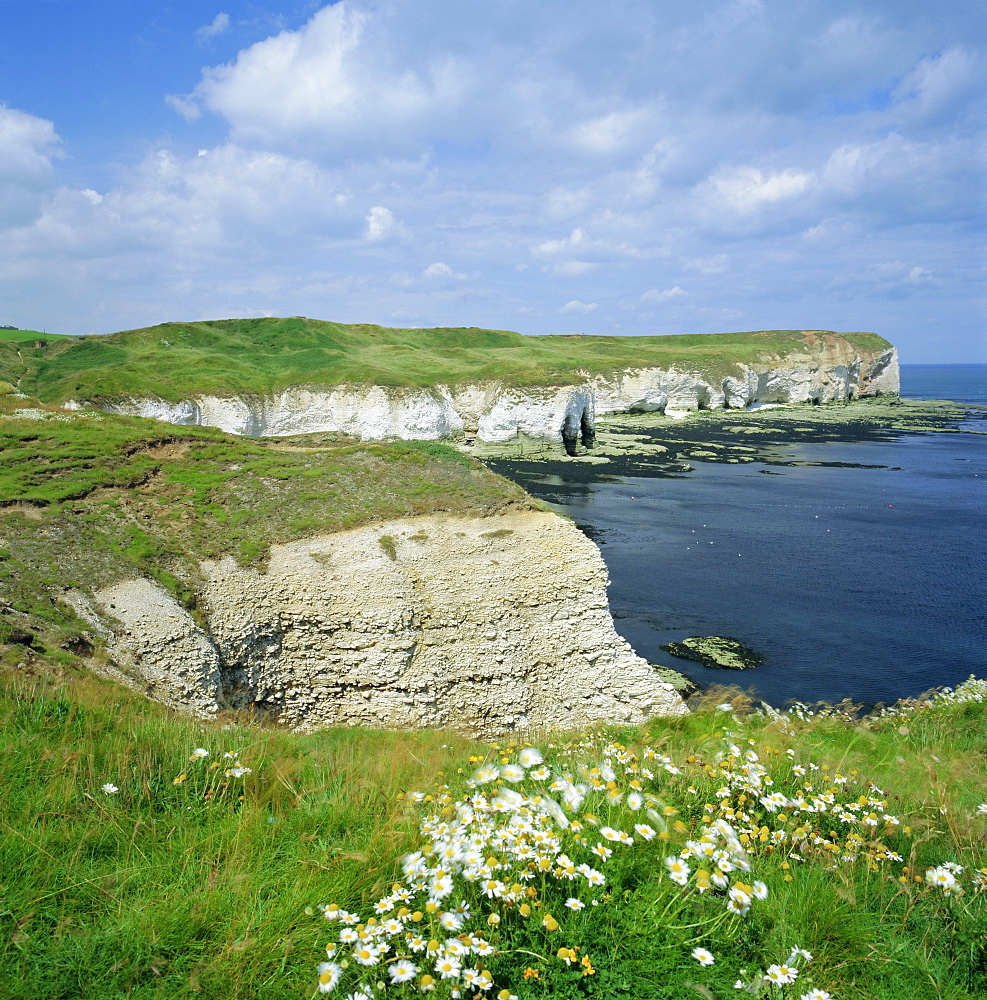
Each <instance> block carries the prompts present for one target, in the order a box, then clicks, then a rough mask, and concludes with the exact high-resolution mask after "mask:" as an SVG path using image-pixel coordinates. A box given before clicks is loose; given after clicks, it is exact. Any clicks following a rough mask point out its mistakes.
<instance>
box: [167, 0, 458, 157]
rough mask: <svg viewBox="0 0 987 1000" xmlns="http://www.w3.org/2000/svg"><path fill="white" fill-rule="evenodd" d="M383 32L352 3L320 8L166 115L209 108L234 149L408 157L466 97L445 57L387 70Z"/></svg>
mask: <svg viewBox="0 0 987 1000" xmlns="http://www.w3.org/2000/svg"><path fill="white" fill-rule="evenodd" d="M386 25H387V18H386V17H382V18H378V19H375V18H374V17H373V16H372V15H371V14H370V13H368V12H364V11H361V10H359V9H357V5H355V4H352V3H346V2H341V3H337V4H334V5H331V6H327V7H324V8H323V9H322V10H320V11H318V12H317V13H316V14H315V15H314V16H313V17H312V18H311V20H309V21H308V23H307V24H305V25H304V26H303V27H301V28H299V29H298V30H297V31H282V32H281V33H279V34H278V35H275V36H273V37H271V38H267V39H265V40H263V41H261V42H257V43H256V44H254V45H252V46H250V47H249V48H247V49H244V50H243V51H241V52H240V53H239V55H238V56H237V58H236V60H235V61H234V62H232V63H227V64H224V65H222V66H216V67H213V68H211V69H206V70H204V71H203V75H202V79H201V81H200V82H199V84H198V86H197V87H196V88H195V90H194V91H193V92H192V93H191V94H188V95H184V96H181V97H177V98H175V99H173V100H172V101H171V103H172V106H173V107H174V108H175V110H177V111H178V112H179V113H180V114H183V115H185V116H186V117H187V116H188V114H189V108H190V107H197V108H202V107H205V108H208V109H209V110H210V111H213V112H215V113H216V114H219V115H221V116H222V117H223V118H225V119H226V121H227V122H228V123H229V126H230V132H231V137H232V138H233V139H234V140H235V141H237V142H240V143H246V144H250V145H260V146H275V147H278V148H283V149H288V150H292V151H302V150H307V151H308V152H318V153H320V154H321V155H323V156H328V157H331V158H342V157H346V156H351V155H353V153H354V152H356V151H357V150H361V151H363V152H369V151H371V150H373V151H376V152H381V151H384V150H387V149H389V150H392V151H402V152H413V151H415V150H417V149H420V148H421V142H420V138H421V137H420V133H421V132H422V131H428V130H429V129H431V128H434V123H435V119H436V116H438V117H439V118H441V116H442V114H443V112H444V110H449V111H452V110H454V109H456V108H458V107H459V106H460V105H461V104H462V102H463V100H464V99H465V97H466V96H467V89H468V88H465V87H464V86H463V75H462V66H461V64H460V61H459V60H458V59H457V58H456V57H455V56H454V55H453V54H452V53H447V54H444V55H443V56H442V57H441V58H438V59H436V60H435V61H434V62H432V63H430V64H428V65H425V66H419V65H412V64H411V63H407V64H399V65H394V64H393V61H392V58H391V56H390V53H389V51H388V49H389V40H388V38H387V36H386V35H384V34H383V33H382V32H381V30H380V29H381V28H383V27H386ZM368 34H369V35H370V36H371V37H369V38H368V37H367V36H368Z"/></svg>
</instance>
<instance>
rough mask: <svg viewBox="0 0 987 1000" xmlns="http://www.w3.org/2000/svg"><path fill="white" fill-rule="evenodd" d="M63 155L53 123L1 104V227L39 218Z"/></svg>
mask: <svg viewBox="0 0 987 1000" xmlns="http://www.w3.org/2000/svg"><path fill="white" fill-rule="evenodd" d="M61 155H62V154H61V148H60V140H59V138H58V136H57V135H56V134H55V126H54V125H53V123H52V122H50V121H46V120H45V119H43V118H36V117H35V116H34V115H29V114H26V113H25V112H23V111H17V110H16V109H14V108H8V107H7V106H6V105H3V104H0V226H17V225H24V224H26V223H29V222H30V221H31V220H32V219H35V218H36V217H37V215H38V213H39V212H40V210H41V206H42V201H43V199H44V197H45V196H46V195H47V194H49V193H50V192H51V191H53V190H54V187H55V183H56V178H55V171H54V168H53V164H52V160H53V159H55V158H57V157H59V156H61Z"/></svg>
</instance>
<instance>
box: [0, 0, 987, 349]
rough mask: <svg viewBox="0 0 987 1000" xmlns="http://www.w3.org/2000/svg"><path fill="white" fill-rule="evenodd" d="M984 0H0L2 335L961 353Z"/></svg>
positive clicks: (978, 239)
mask: <svg viewBox="0 0 987 1000" xmlns="http://www.w3.org/2000/svg"><path fill="white" fill-rule="evenodd" d="M985 41H987V19H985V18H984V17H983V5H982V3H981V2H980V0H945V2H940V3H938V4H936V5H931V4H928V3H926V2H922V3H919V2H915V0H856V2H854V0H708V2H706V0H689V2H679V0H664V2H654V0H650V2H639V0H608V2H605V3H604V2H602V0H600V2H587V0H538V2H532V0H524V2H521V0H496V2H486V3H480V2H477V0H401V2H394V0H375V2H369V0H343V2H341V3H337V4H333V5H325V4H323V3H319V2H299V0H296V2H281V3H277V4H274V3H269V2H266V0H258V2H235V3H228V2H223V0H219V2H217V3H204V2H200V0H175V2H172V3H161V2H156V0H148V2H144V0H85V2H79V0H0V323H7V324H14V325H17V326H21V327H24V328H40V329H47V330H49V331H57V332H64V333H89V332H109V331H112V330H119V329H127V328H132V327H138V326H146V325H150V324H153V323H157V322H163V321H166V320H183V319H185V320H188V319H207V318H223V317H231V316H261V315H307V316H313V317H316V318H320V319H333V320H339V321H344V322H374V323H380V324H383V325H390V326H454V325H455V326H459V325H464V326H485V327H494V328H499V329H513V330H519V331H521V332H522V333H529V334H538V333H597V334H630V335H640V334H654V333H660V334H666V333H693V332H716V331H724V330H749V329H767V328H811V329H835V330H874V331H876V332H878V333H880V334H882V335H884V336H886V337H888V338H889V339H890V340H892V341H893V342H894V343H895V344H897V345H898V347H899V350H900V352H901V355H902V360H903V361H905V362H906V363H907V362H916V363H918V362H937V361H941V362H964V361H987V329H985V318H987V310H985V294H984V290H985V284H984V279H985V253H984V242H983V224H984V208H985V169H984V168H985V163H984V148H985V144H984V132H985V130H984V94H985V93H987V86H985V84H987V51H985V50H987V46H985Z"/></svg>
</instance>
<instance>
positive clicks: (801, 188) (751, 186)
mask: <svg viewBox="0 0 987 1000" xmlns="http://www.w3.org/2000/svg"><path fill="white" fill-rule="evenodd" d="M811 183H812V177H811V175H810V174H808V173H805V172H803V171H800V170H791V169H789V170H781V171H777V172H775V173H770V174H766V173H764V172H762V171H761V170H759V169H758V168H757V167H729V168H726V169H723V170H719V171H717V172H716V174H714V175H713V176H712V177H710V178H709V180H708V181H706V182H705V183H704V184H703V188H704V189H705V192H704V193H705V194H706V195H707V197H709V199H710V200H711V201H713V202H714V203H715V204H716V207H717V208H718V209H726V210H727V211H731V212H735V213H736V214H738V215H751V214H752V213H754V212H756V211H758V210H759V209H762V208H765V207H766V206H769V205H772V204H773V203H775V202H780V201H787V200H789V199H792V198H797V197H798V196H800V195H804V194H805V193H806V191H808V189H809V186H810V184H811Z"/></svg>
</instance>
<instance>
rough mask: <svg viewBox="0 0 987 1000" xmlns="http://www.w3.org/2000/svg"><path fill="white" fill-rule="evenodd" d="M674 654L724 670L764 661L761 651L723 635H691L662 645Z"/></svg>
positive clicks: (758, 663) (744, 668) (742, 667)
mask: <svg viewBox="0 0 987 1000" xmlns="http://www.w3.org/2000/svg"><path fill="white" fill-rule="evenodd" d="M661 648H662V649H663V650H665V652H666V653H671V654H672V656H680V657H682V659H684V660H696V661H697V662H699V663H701V664H702V665H703V666H704V667H719V668H721V669H723V670H750V669H751V668H752V667H759V666H760V665H761V663H762V662H763V660H762V658H761V655H760V653H756V652H755V651H754V650H753V649H751V648H750V647H749V646H745V645H743V643H740V642H738V641H737V640H736V639H730V638H728V637H727V636H722V635H707V636H690V637H689V638H688V639H683V640H682V641H681V642H670V643H667V644H666V645H664V646H662V647H661Z"/></svg>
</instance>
